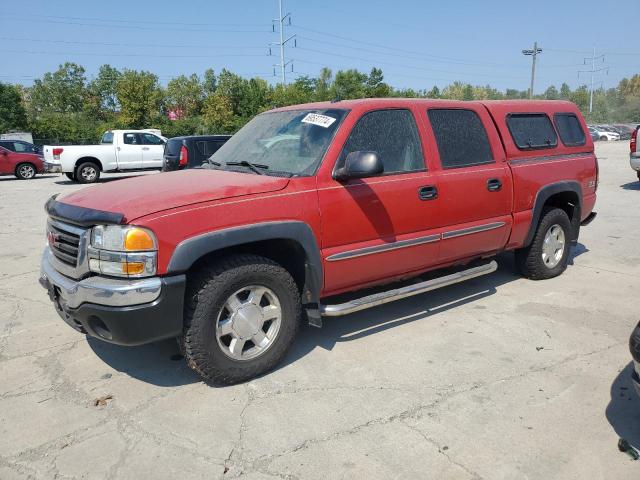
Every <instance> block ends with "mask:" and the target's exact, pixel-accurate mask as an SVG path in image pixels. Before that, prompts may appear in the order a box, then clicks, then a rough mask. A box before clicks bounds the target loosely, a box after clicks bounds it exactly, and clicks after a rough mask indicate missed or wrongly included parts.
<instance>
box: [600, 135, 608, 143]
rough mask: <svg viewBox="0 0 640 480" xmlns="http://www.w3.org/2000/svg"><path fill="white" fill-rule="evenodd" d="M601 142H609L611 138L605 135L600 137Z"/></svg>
mask: <svg viewBox="0 0 640 480" xmlns="http://www.w3.org/2000/svg"><path fill="white" fill-rule="evenodd" d="M600 140H602V141H603V142H606V141H607V140H609V138H608V137H606V136H605V135H603V136H601V137H600Z"/></svg>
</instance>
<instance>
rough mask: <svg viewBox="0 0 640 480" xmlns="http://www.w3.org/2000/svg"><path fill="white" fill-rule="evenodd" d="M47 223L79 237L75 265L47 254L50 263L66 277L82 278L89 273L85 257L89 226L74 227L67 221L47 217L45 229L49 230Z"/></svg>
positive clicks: (87, 260) (88, 240)
mask: <svg viewBox="0 0 640 480" xmlns="http://www.w3.org/2000/svg"><path fill="white" fill-rule="evenodd" d="M49 225H52V226H54V227H55V228H57V229H58V230H62V231H64V232H68V233H71V234H74V235H77V236H78V237H79V241H78V256H77V258H76V265H75V267H72V266H71V265H67V264H66V263H64V262H61V261H60V260H58V259H57V258H56V257H55V255H53V254H50V255H49V256H50V263H51V264H52V265H53V267H54V268H55V269H56V270H57V271H58V272H60V273H62V274H63V275H66V276H67V277H72V278H82V277H84V276H86V275H87V274H88V273H89V259H88V258H87V248H88V245H89V243H90V235H91V228H81V227H76V226H74V225H69V224H68V223H64V222H60V221H58V220H54V219H53V218H49V219H47V231H49ZM47 250H48V248H47Z"/></svg>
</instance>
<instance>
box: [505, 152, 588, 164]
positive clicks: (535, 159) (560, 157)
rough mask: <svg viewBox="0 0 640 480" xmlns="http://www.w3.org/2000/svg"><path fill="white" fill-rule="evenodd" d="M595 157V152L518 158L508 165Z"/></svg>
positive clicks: (510, 161)
mask: <svg viewBox="0 0 640 480" xmlns="http://www.w3.org/2000/svg"><path fill="white" fill-rule="evenodd" d="M593 155H595V154H594V153H593V152H581V153H567V154H558V155H543V156H539V157H527V158H518V159H516V160H509V162H508V163H510V164H511V165H521V164H526V163H536V162H551V161H553V160H563V159H570V158H580V157H588V156H593Z"/></svg>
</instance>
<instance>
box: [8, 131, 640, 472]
mask: <svg viewBox="0 0 640 480" xmlns="http://www.w3.org/2000/svg"><path fill="white" fill-rule="evenodd" d="M597 149H598V155H599V156H600V157H601V161H600V172H601V185H600V189H599V192H598V193H599V200H598V204H597V206H596V210H597V211H598V217H597V219H596V220H595V222H594V223H593V224H592V225H590V226H589V227H587V228H584V229H583V230H582V232H581V239H580V244H579V245H578V246H577V247H576V248H574V250H573V257H572V265H570V266H569V268H568V270H567V272H566V273H565V274H564V275H562V276H561V277H559V278H557V279H553V280H549V281H543V282H531V281H527V280H524V279H522V278H519V277H518V276H517V275H515V274H514V273H513V260H512V258H511V256H510V255H501V256H500V257H499V264H500V269H499V271H498V272H496V274H494V275H491V276H488V277H484V278H479V279H475V280H472V281H470V282H468V283H466V284H461V285H457V286H453V287H450V288H447V289H444V290H440V291H436V292H431V293H430V294H427V295H424V296H420V297H416V298H412V299H407V300H405V301H401V302H397V303H395V304H389V305H385V306H382V307H379V308H377V309H374V310H370V311H365V312H360V313H358V314H354V315H351V316H350V317H345V318H334V319H327V320H326V322H325V323H326V325H325V327H324V328H323V329H322V330H315V329H310V328H303V329H302V331H301V334H300V337H299V339H298V341H297V342H296V344H295V346H294V348H293V350H292V352H291V353H290V355H289V356H288V357H287V359H286V361H285V362H284V363H283V365H282V366H281V367H280V368H278V369H277V370H276V371H274V372H272V373H270V374H268V375H265V376H263V377H262V378H259V379H256V380H253V381H251V382H248V383H246V384H244V385H237V386H233V387H226V388H214V387H210V386H207V385H206V384H204V383H203V382H201V381H200V380H199V379H198V378H197V376H195V375H194V374H193V372H191V371H190V370H189V369H188V368H187V367H186V366H185V365H184V363H183V362H182V361H175V360H172V357H174V358H175V355H176V354H177V353H178V351H177V348H176V346H175V344H174V343H173V342H171V341H167V342H160V343H157V344H152V345H147V346H143V347H137V348H124V347H117V346H113V345H108V344H105V343H103V342H100V341H97V340H93V339H86V338H85V337H83V336H81V335H79V334H77V333H76V332H74V331H73V330H71V329H70V328H69V327H67V326H66V325H65V324H64V323H63V322H62V321H61V320H59V318H58V317H57V315H56V314H55V312H54V310H53V308H52V306H51V305H50V303H49V300H48V298H47V296H46V293H45V292H44V291H43V290H42V289H41V288H40V287H39V285H38V284H37V272H38V267H39V260H40V253H41V249H42V245H43V244H44V235H43V229H44V221H45V216H44V212H43V210H42V205H43V204H44V202H45V200H46V199H47V198H48V197H49V196H50V195H52V194H53V193H58V192H66V191H70V190H74V189H77V188H81V187H78V186H76V185H71V184H69V183H68V182H67V181H66V179H64V177H60V176H44V177H42V178H37V179H35V180H33V181H30V182H19V181H15V180H13V179H11V178H7V177H5V178H0V214H1V215H2V218H3V223H2V226H1V227H0V252H2V254H1V255H0V296H1V298H2V301H0V478H1V479H3V480H5V479H14V478H15V479H34V478H35V479H40V478H43V479H48V478H60V479H70V478H87V479H103V478H106V479H121V478H157V479H163V478H167V479H169V478H171V479H173V478H181V477H182V478H207V479H211V478H242V479H256V480H261V479H314V478H318V479H323V480H326V479H327V478H355V479H360V478H367V479H376V478H380V479H388V478H453V479H485V478H486V479H489V478H490V479H501V478H504V479H514V478H527V479H582V478H590V479H591V478H617V479H626V478H629V479H630V478H638V473H639V470H638V469H640V464H638V462H635V463H634V462H631V461H630V460H629V459H628V458H627V457H626V456H624V455H622V454H620V453H619V452H618V451H617V447H616V442H617V439H618V436H625V437H626V438H628V439H629V441H631V443H636V444H640V400H639V399H638V398H636V396H635V393H634V392H633V391H632V388H631V384H630V382H629V373H630V366H629V363H630V356H629V353H628V348H627V339H628V336H629V333H630V331H631V329H632V327H633V325H634V324H635V323H637V322H638V320H640V314H639V313H638V312H639V311H640V308H639V307H640V299H639V298H638V295H637V292H638V286H639V285H640V247H638V240H639V238H638V233H637V232H638V231H640V229H639V227H640V214H639V213H638V211H639V210H638V202H639V201H640V184H639V183H637V182H634V178H635V175H634V174H633V172H631V170H630V169H629V167H628V161H627V145H626V142H622V143H619V144H615V143H601V144H599V145H598V146H597ZM105 177H107V178H108V177H110V176H109V175H105ZM63 179H64V180H63ZM89 188H91V187H89ZM104 395H112V396H113V399H112V400H109V401H108V402H107V404H106V405H105V406H98V407H97V406H94V404H93V401H94V400H95V399H96V398H99V397H102V396H104Z"/></svg>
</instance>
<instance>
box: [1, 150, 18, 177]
mask: <svg viewBox="0 0 640 480" xmlns="http://www.w3.org/2000/svg"><path fill="white" fill-rule="evenodd" d="M11 155H13V152H11V150H7V149H6V148H4V147H0V174H1V175H6V174H8V173H13V171H14V169H15V165H14V164H12V162H11Z"/></svg>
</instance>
